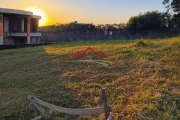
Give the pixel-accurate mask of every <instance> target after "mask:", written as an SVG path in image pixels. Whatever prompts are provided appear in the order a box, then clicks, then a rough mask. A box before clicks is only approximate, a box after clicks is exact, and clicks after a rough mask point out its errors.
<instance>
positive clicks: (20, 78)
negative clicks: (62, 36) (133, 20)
mask: <svg viewBox="0 0 180 120" xmlns="http://www.w3.org/2000/svg"><path fill="white" fill-rule="evenodd" d="M88 46H91V47H92V48H93V49H94V50H95V51H100V50H103V51H104V52H105V53H106V54H107V55H108V58H98V59H101V60H106V61H110V62H113V64H112V65H111V66H112V68H107V67H104V66H102V65H99V64H94V63H71V62H68V61H71V59H70V56H71V55H72V54H73V53H74V52H75V51H77V50H84V49H86V48H87V47H88ZM75 59H81V58H80V57H79V58H75ZM102 87H106V89H107V94H108V101H109V103H110V105H111V106H112V108H113V113H112V115H113V118H114V119H117V120H118V119H122V120H131V119H133V120H135V119H145V120H148V119H149V120H151V119H159V120H162V119H167V120H170V119H173V120H176V119H180V37H176V38H170V39H159V40H141V41H140V40H134V41H92V42H91V41H88V42H85V41H84V42H69V43H59V44H54V45H49V46H43V47H34V48H25V49H16V50H4V51H0V119H5V120H19V119H21V120H26V119H30V118H34V117H36V116H38V115H40V113H39V112H38V110H37V109H36V108H35V107H34V106H33V105H32V104H30V101H29V100H28V99H27V95H28V94H32V95H35V96H36V97H38V98H40V99H42V100H44V101H47V102H49V103H51V104H55V105H58V106H62V107H68V108H92V107H98V106H102V105H103V103H102V99H101V88H102ZM52 119H54V120H56V119H57V120H59V119H69V120H76V119H77V120H91V119H94V120H95V119H99V120H102V119H104V114H102V115H98V116H71V115H65V114H59V113H54V114H53V117H52Z"/></svg>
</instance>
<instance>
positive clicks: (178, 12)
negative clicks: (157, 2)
mask: <svg viewBox="0 0 180 120" xmlns="http://www.w3.org/2000/svg"><path fill="white" fill-rule="evenodd" d="M163 4H164V5H167V6H166V8H167V11H168V12H169V10H170V9H172V11H173V15H174V16H173V17H174V21H175V23H176V24H177V26H178V27H180V0H164V1H163Z"/></svg>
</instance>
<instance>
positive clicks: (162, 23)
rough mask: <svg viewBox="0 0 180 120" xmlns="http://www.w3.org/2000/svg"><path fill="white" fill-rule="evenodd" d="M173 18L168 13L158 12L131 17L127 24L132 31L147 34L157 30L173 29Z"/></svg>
mask: <svg viewBox="0 0 180 120" xmlns="http://www.w3.org/2000/svg"><path fill="white" fill-rule="evenodd" d="M171 19H172V17H171V15H170V14H168V13H161V12H158V11H152V12H146V13H145V14H139V15H137V16H134V17H131V18H130V19H129V21H128V23H127V29H129V30H131V31H139V32H146V31H149V30H152V29H155V28H158V29H159V28H167V27H172V26H173V23H172V20H171Z"/></svg>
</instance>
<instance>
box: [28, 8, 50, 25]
mask: <svg viewBox="0 0 180 120" xmlns="http://www.w3.org/2000/svg"><path fill="white" fill-rule="evenodd" d="M26 10H28V11H31V12H33V14H34V15H39V16H41V20H39V25H40V26H43V25H45V24H46V22H47V15H46V14H45V12H44V11H43V10H41V9H40V8H37V7H29V8H26Z"/></svg>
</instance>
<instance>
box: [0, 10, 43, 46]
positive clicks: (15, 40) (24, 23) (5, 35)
mask: <svg viewBox="0 0 180 120" xmlns="http://www.w3.org/2000/svg"><path fill="white" fill-rule="evenodd" d="M39 19H41V16H35V15H33V13H32V12H29V11H24V10H14V9H5V8H0V45H23V44H39V43H40V37H41V33H39Z"/></svg>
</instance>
